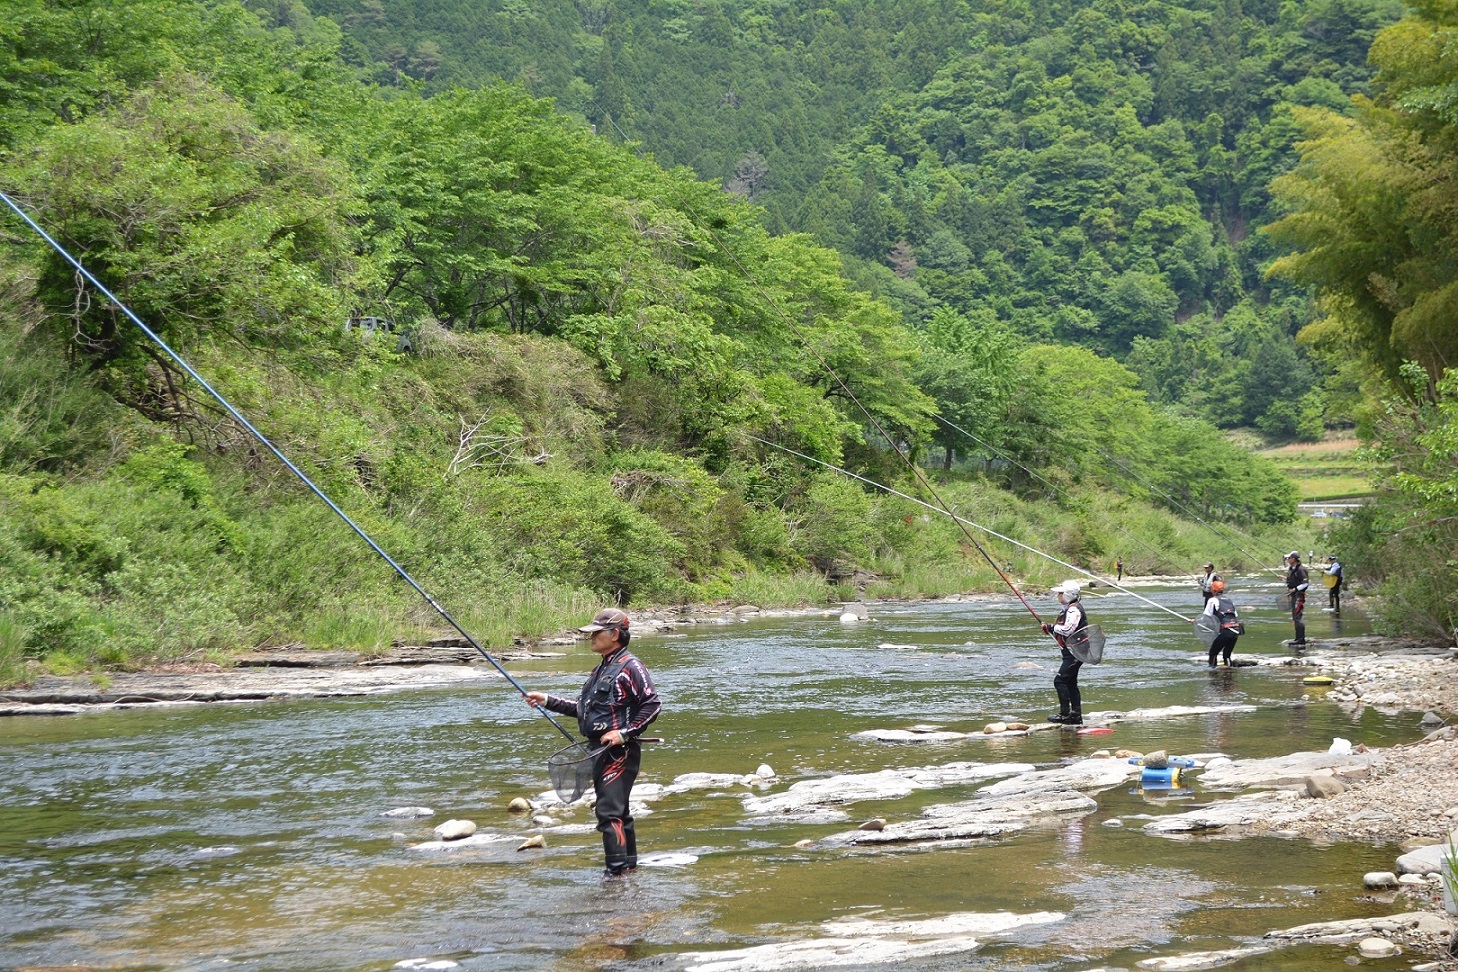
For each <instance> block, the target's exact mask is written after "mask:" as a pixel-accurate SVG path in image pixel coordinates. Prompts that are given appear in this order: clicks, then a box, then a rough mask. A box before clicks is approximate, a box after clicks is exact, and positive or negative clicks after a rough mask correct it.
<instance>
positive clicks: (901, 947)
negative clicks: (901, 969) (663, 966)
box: [681, 912, 1064, 972]
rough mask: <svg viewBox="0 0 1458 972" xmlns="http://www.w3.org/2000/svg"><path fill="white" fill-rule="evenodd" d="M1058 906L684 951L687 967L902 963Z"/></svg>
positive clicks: (1051, 915) (1039, 918)
mask: <svg viewBox="0 0 1458 972" xmlns="http://www.w3.org/2000/svg"><path fill="white" fill-rule="evenodd" d="M1063 917H1064V916H1063V915H1061V914H1058V913H1056V912H1036V913H1033V914H1028V915H1016V914H1012V913H1007V912H1003V913H996V914H988V915H978V914H954V915H947V916H945V917H942V918H931V919H926V920H924V921H844V922H841V921H829V922H824V923H823V924H822V925H821V926H820V927H821V930H822V931H824V932H825V933H826V936H827V937H824V938H811V939H805V940H801V941H792V942H780V943H775V944H771V945H756V946H754V947H752V948H740V949H730V950H725V951H719V952H685V953H683V954H682V955H681V958H682V959H683V960H684V961H685V962H686V963H688V972H781V970H786V969H826V968H837V967H842V966H848V965H854V966H862V965H881V964H890V963H901V962H906V961H908V960H911V959H920V958H932V957H934V956H938V955H955V954H958V953H960V952H971V951H975V950H976V949H977V948H979V947H980V946H981V942H980V941H979V940H978V939H977V938H976V937H975V936H976V935H979V934H980V935H995V934H997V933H999V932H1004V931H1009V930H1012V929H1014V928H1019V927H1022V926H1024V925H1030V924H1040V923H1048V922H1054V921H1061V920H1062V919H1063Z"/></svg>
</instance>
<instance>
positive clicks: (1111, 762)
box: [981, 759, 1144, 797]
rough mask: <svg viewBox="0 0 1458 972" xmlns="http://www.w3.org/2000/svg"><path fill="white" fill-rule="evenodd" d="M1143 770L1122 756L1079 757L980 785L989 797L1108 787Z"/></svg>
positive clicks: (1105, 788)
mask: <svg viewBox="0 0 1458 972" xmlns="http://www.w3.org/2000/svg"><path fill="white" fill-rule="evenodd" d="M1143 771H1144V768H1143V767H1141V766H1136V765H1134V764H1133V763H1130V762H1128V761H1127V760H1122V759H1081V760H1079V761H1078V762H1076V763H1070V764H1069V765H1067V766H1058V767H1055V768H1053V769H1046V770H1035V771H1034V772H1031V773H1023V774H1021V775H1019V776H1014V777H1013V778H1012V779H1009V780H1002V781H1001V782H998V783H994V784H992V785H991V786H987V787H983V788H982V790H981V792H982V793H983V794H985V795H987V796H989V797H1003V796H1030V795H1033V794H1037V793H1055V792H1058V791H1061V790H1094V791H1099V790H1107V789H1109V788H1111V787H1115V786H1118V785H1119V784H1120V783H1123V782H1124V781H1125V780H1127V779H1129V778H1130V777H1132V776H1138V775H1139V774H1140V773H1142V772H1143Z"/></svg>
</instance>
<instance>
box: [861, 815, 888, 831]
mask: <svg viewBox="0 0 1458 972" xmlns="http://www.w3.org/2000/svg"><path fill="white" fill-rule="evenodd" d="M856 829H857V830H885V829H886V818H885V817H873V818H871V819H870V820H867V821H866V822H865V823H863V824H861V825H860V826H859V827H857V828H856Z"/></svg>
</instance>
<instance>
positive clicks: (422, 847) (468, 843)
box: [410, 834, 521, 851]
mask: <svg viewBox="0 0 1458 972" xmlns="http://www.w3.org/2000/svg"><path fill="white" fill-rule="evenodd" d="M519 840H521V834H472V835H471V836H469V837H462V838H461V839H460V840H427V841H425V842H424V843H420V844H411V845H410V849H411V850H417V851H454V850H464V849H466V848H468V847H485V846H487V845H489V844H499V843H502V842H503V841H519Z"/></svg>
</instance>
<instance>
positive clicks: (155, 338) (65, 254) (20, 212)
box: [0, 190, 577, 743]
mask: <svg viewBox="0 0 1458 972" xmlns="http://www.w3.org/2000/svg"><path fill="white" fill-rule="evenodd" d="M0 201H3V202H4V203H5V205H7V206H9V207H10V208H11V209H12V210H13V211H14V212H15V214H16V215H17V216H19V217H20V218H21V219H22V220H24V221H25V223H26V225H27V226H29V227H30V228H31V229H32V230H34V231H35V232H36V234H37V235H39V236H40V238H41V239H43V240H45V241H46V243H48V244H49V245H50V247H51V249H53V250H55V251H56V252H57V253H58V254H60V255H61V257H62V259H64V260H65V261H66V262H67V263H69V264H70V265H71V266H73V267H75V268H76V272H77V273H79V274H81V276H83V277H85V278H86V279H87V280H88V281H90V283H91V285H92V286H93V287H95V288H96V289H97V290H98V291H99V292H100V293H101V294H102V295H104V296H105V297H106V299H107V300H109V301H111V302H112V303H113V304H114V305H116V307H117V308H118V309H119V310H120V311H121V312H122V313H123V314H125V315H126V316H127V317H128V318H129V319H130V320H131V322H132V323H133V324H135V325H137V327H138V328H139V329H141V332H142V333H143V334H145V335H146V336H147V337H148V338H149V339H151V341H152V342H153V343H155V344H156V345H157V346H158V347H159V348H161V349H162V351H163V352H164V353H165V354H166V355H167V356H168V357H169V358H171V359H172V360H173V362H175V363H176V364H177V366H178V367H179V368H181V369H182V370H183V371H185V372H187V374H188V375H189V376H191V377H192V379H193V380H194V381H196V382H197V383H198V384H199V385H201V386H202V388H203V390H204V391H206V392H207V393H208V394H209V395H211V396H212V397H213V398H214V399H216V400H217V402H218V404H219V405H221V406H223V408H224V409H225V410H226V411H227V412H228V414H229V415H231V416H232V417H233V419H234V420H235V421H236V422H237V423H238V424H239V425H241V426H243V428H245V429H247V430H248V432H249V433H250V434H251V435H252V436H253V437H254V438H255V439H257V440H258V441H259V442H260V443H262V444H263V446H264V447H265V448H266V449H268V451H269V452H272V453H273V454H274V455H275V456H276V457H277V458H278V461H279V462H281V463H283V464H284V465H285V466H286V467H287V468H288V470H289V472H291V473H293V474H294V475H295V476H297V477H298V478H299V481H300V482H302V483H303V484H304V485H305V486H307V487H308V488H309V490H310V491H311V492H312V493H313V494H314V495H315V496H317V497H319V499H321V500H323V501H324V503H325V504H326V505H327V506H328V507H329V508H330V509H331V510H333V511H334V512H335V513H336V514H338V515H339V518H340V519H341V520H343V521H344V522H345V523H346V524H348V526H349V528H350V529H351V530H353V531H354V532H355V533H356V534H357V535H358V536H359V538H360V539H361V540H363V541H364V542H365V543H367V544H369V547H370V549H371V550H373V551H374V552H375V553H377V554H379V555H380V557H381V558H382V559H383V560H384V561H385V563H387V564H389V565H390V566H391V567H392V568H394V570H395V573H397V574H399V575H400V577H401V578H403V579H404V581H405V583H407V584H409V585H410V586H411V587H412V588H414V589H415V592H416V593H417V594H419V595H420V596H421V597H423V598H425V602H426V603H427V604H429V605H430V606H431V607H432V608H433V609H434V610H435V612H436V613H437V614H439V615H440V616H441V617H442V618H444V619H445V622H446V623H447V624H449V625H450V626H451V627H452V628H454V629H455V630H456V631H457V632H459V633H460V635H461V637H463V638H465V639H466V641H467V642H468V643H469V644H470V645H471V647H472V648H475V649H476V650H477V651H478V652H480V653H481V657H482V658H485V659H486V660H487V661H488V662H490V663H491V667H492V668H494V669H496V670H497V671H498V672H500V673H501V675H502V677H504V678H505V679H506V680H507V681H508V682H510V683H511V684H512V686H513V687H514V688H515V689H516V690H517V691H518V692H520V693H521V695H522V697H523V698H525V697H526V695H527V690H526V689H525V688H523V687H522V686H521V683H520V682H518V681H517V680H516V679H514V678H512V677H511V673H510V672H508V671H507V670H506V669H504V668H502V667H501V665H500V664H499V663H498V662H497V661H496V659H495V658H493V657H492V656H491V653H490V652H488V651H487V650H486V649H485V648H483V647H481V643H480V642H478V641H477V640H476V639H475V638H474V637H473V636H472V635H471V633H470V632H469V631H467V630H466V629H465V628H463V627H461V625H460V624H459V623H458V622H457V621H456V619H455V618H454V617H452V616H451V614H450V612H449V611H447V610H446V609H445V608H444V607H442V606H441V604H440V602H439V601H437V600H436V599H435V598H433V597H431V596H430V595H429V594H428V593H426V591H425V588H423V587H421V586H420V585H419V584H418V583H416V581H415V578H413V577H411V576H410V574H409V573H408V572H406V570H405V568H404V567H401V566H400V565H399V564H398V563H396V562H395V559H394V558H393V557H391V556H390V555H389V554H387V553H386V552H385V550H384V548H383V547H381V546H380V545H379V544H378V543H376V542H375V540H374V538H373V537H371V536H370V535H369V534H368V533H366V532H365V531H364V530H363V529H362V528H361V527H360V525H359V524H358V523H355V522H354V520H352V519H350V517H349V514H347V513H345V512H344V510H342V509H340V508H339V506H338V505H336V504H335V502H334V501H333V500H332V499H330V498H329V497H328V495H326V494H325V492H324V491H323V490H322V489H320V488H319V487H318V486H316V485H315V484H314V481H313V480H312V479H310V478H309V477H308V476H307V475H305V474H304V471H303V470H301V469H300V468H299V467H298V466H296V465H294V464H293V463H292V462H291V461H289V457H288V456H286V455H284V454H283V452H281V451H280V450H279V448H278V446H276V445H274V444H273V443H272V442H271V441H269V439H268V437H267V436H266V435H264V434H263V433H262V432H260V431H258V429H256V428H254V426H253V423H251V422H249V421H248V419H246V418H244V417H243V413H241V412H239V411H238V410H237V409H236V408H234V407H233V404H232V403H231V402H229V401H228V400H227V399H226V398H224V397H223V396H222V394H221V393H219V392H218V391H217V390H216V389H214V388H213V386H212V385H210V384H208V382H207V381H206V380H205V379H204V378H203V376H202V375H200V374H198V373H197V372H196V371H195V370H193V367H192V365H190V364H188V363H187V362H186V361H185V360H183V357H182V355H180V354H178V353H177V352H176V351H174V350H173V349H172V348H171V346H170V345H168V344H167V342H166V341H164V340H162V337H161V335H159V334H157V332H155V331H153V330H152V329H151V328H150V327H148V326H147V325H146V323H144V322H143V321H142V319H141V318H140V317H138V316H137V315H136V314H134V313H132V309H131V308H130V307H128V306H127V305H126V304H123V303H122V302H121V301H120V300H118V299H117V297H116V295H115V294H113V293H112V292H111V291H110V290H108V289H107V288H106V285H105V284H103V283H102V282H101V281H100V280H98V279H96V277H95V276H94V275H93V274H92V273H91V271H90V270H87V269H86V267H85V266H83V265H82V264H81V261H79V260H77V259H76V258H75V257H74V256H72V255H71V254H70V252H69V251H68V250H67V249H66V248H65V247H64V246H62V245H61V244H60V243H57V242H56V241H55V240H54V239H53V238H52V237H51V235H50V234H49V233H47V232H46V231H45V230H44V229H42V228H41V226H40V224H39V223H37V222H36V221H35V220H33V219H31V217H30V215H29V214H28V213H27V212H26V211H25V210H24V209H22V208H21V207H20V205H19V204H17V203H16V202H15V200H13V199H11V198H10V196H9V195H8V194H6V193H5V192H4V191H3V190H0ZM532 708H533V709H534V710H535V711H537V712H540V713H541V714H542V716H543V717H545V718H546V720H547V721H548V722H550V723H551V724H552V725H553V726H555V727H556V729H557V731H558V732H560V733H561V734H562V735H564V736H566V737H567V738H568V739H569V740H571V741H572V742H574V743H575V742H577V739H576V738H575V737H574V736H573V735H572V734H571V733H570V732H568V731H567V730H566V729H564V728H562V724H561V723H559V722H558V721H557V720H556V719H554V718H552V716H551V714H550V713H549V712H547V711H546V710H545V709H543V708H541V707H539V706H532Z"/></svg>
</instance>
